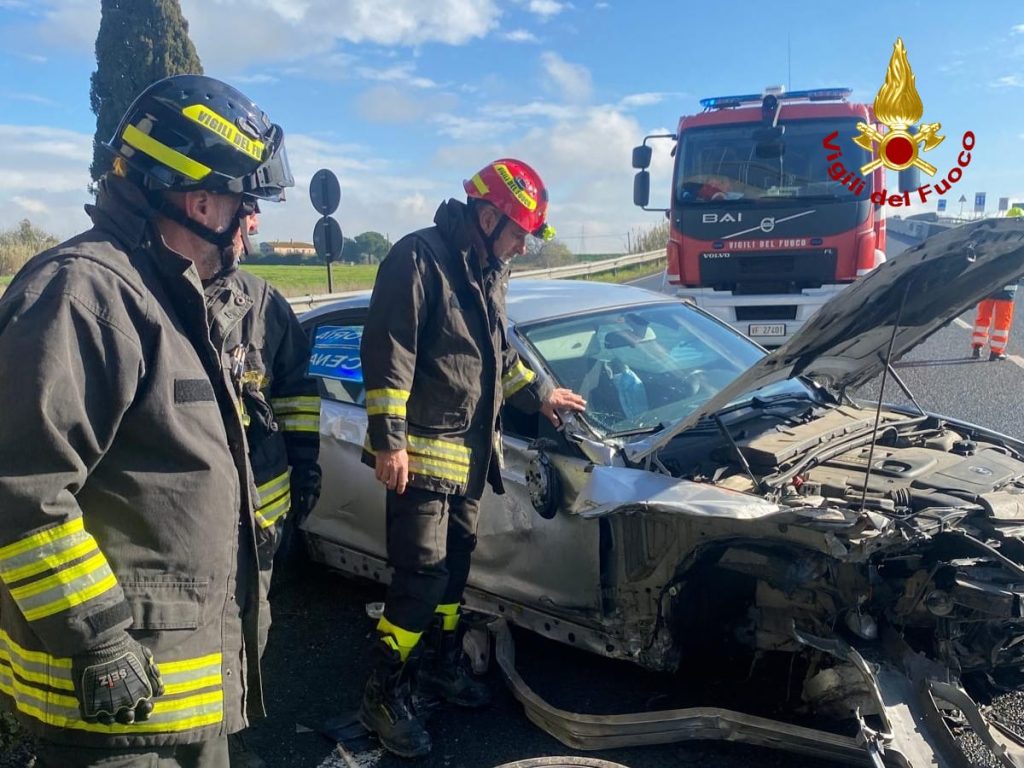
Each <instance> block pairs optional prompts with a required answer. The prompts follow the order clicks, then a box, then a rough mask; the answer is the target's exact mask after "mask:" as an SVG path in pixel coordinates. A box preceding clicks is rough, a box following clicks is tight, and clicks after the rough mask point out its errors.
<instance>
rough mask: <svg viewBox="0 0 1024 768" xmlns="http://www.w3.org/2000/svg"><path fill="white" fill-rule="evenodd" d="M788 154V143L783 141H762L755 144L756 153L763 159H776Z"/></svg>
mask: <svg viewBox="0 0 1024 768" xmlns="http://www.w3.org/2000/svg"><path fill="white" fill-rule="evenodd" d="M784 154H786V145H785V144H783V143H782V142H781V141H762V142H758V143H757V144H755V145H754V155H755V156H757V157H758V158H759V159H761V160H774V159H776V158H779V157H782V156H783V155H784Z"/></svg>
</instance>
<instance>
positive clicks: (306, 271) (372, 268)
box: [0, 257, 664, 297]
mask: <svg viewBox="0 0 1024 768" xmlns="http://www.w3.org/2000/svg"><path fill="white" fill-rule="evenodd" d="M605 258H608V257H605ZM242 269H244V270H245V271H247V272H251V273H253V274H254V275H258V276H259V277H262V278H263V279H264V280H266V281H267V282H269V283H270V284H271V285H273V286H274V287H275V288H277V289H278V290H279V291H281V293H283V294H284V295H285V296H289V297H293V296H309V295H313V296H317V295H320V294H324V293H327V292H328V291H327V267H321V266H298V265H294V266H283V265H255V264H254V265H243V267H242ZM662 269H664V264H663V263H662V262H653V263H651V264H641V265H640V266H637V267H631V268H629V269H620V270H617V271H616V272H614V273H612V272H605V273H603V274H600V275H596V276H594V277H592V278H590V279H591V280H600V281H601V282H605V283H622V282H626V281H627V280H636V279H637V278H639V277H644V276H645V275H651V274H654V273H655V272H660V271H661V270H662ZM331 273H332V280H333V286H332V287H333V289H334V292H335V293H340V292H342V291H358V290H362V289H365V288H372V287H373V278H374V277H375V276H376V274H377V266H376V265H375V264H373V265H365V264H356V265H351V264H335V265H334V266H332V267H331ZM11 277H12V275H0V293H3V290H4V288H6V287H7V284H8V283H10V282H11Z"/></svg>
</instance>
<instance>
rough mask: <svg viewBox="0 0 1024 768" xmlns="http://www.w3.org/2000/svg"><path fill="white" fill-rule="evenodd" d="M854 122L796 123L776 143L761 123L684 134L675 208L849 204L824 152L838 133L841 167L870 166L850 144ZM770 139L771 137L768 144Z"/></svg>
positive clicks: (863, 154) (786, 125)
mask: <svg viewBox="0 0 1024 768" xmlns="http://www.w3.org/2000/svg"><path fill="white" fill-rule="evenodd" d="M856 123H857V121H856V120H855V119H838V120H837V119H825V120H820V119H819V120H791V121H789V122H786V123H784V124H782V127H783V131H782V133H781V135H779V136H777V137H771V136H770V134H771V131H768V130H765V129H764V127H763V126H762V125H761V124H759V123H740V124H728V125H710V126H705V127H695V128H689V129H685V130H684V132H683V135H682V138H681V141H680V144H679V150H678V152H677V156H676V170H675V185H674V188H675V202H676V203H677V204H682V205H702V204H707V203H713V204H714V205H715V206H716V207H718V206H721V205H722V204H729V203H735V204H737V205H743V204H744V203H746V204H751V203H755V204H756V203H770V204H772V205H780V204H785V202H786V201H787V200H808V199H813V200H819V201H828V200H836V201H846V200H852V199H853V197H854V194H853V192H851V190H850V188H849V187H848V186H844V185H843V184H842V183H841V182H840V181H836V180H834V179H832V178H831V177H830V176H829V174H828V169H829V166H830V165H831V164H832V163H830V162H829V160H828V154H829V153H828V151H827V150H826V149H825V148H824V147H823V146H822V144H823V141H824V139H825V138H826V137H827V136H828V135H829V134H830V133H832V132H833V131H839V138H838V139H837V140H836V143H838V144H839V145H840V146H841V147H842V150H843V156H842V161H841V162H842V163H843V166H844V167H845V168H847V169H850V170H852V171H853V172H854V173H856V172H857V170H858V169H859V168H860V166H861V165H863V164H865V163H867V162H869V161H870V159H871V158H870V156H869V154H868V153H867V152H866V151H865V150H863V149H860V148H859V147H858V146H857V145H856V144H854V143H853V142H852V141H851V140H850V139H852V138H853V137H854V136H856V135H857V129H856ZM766 135H768V137H767V138H766Z"/></svg>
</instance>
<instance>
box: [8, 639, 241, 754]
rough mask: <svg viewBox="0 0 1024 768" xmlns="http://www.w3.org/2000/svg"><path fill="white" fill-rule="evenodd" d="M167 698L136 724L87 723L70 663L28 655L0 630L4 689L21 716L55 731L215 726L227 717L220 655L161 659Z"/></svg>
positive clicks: (138, 730) (157, 700)
mask: <svg viewBox="0 0 1024 768" xmlns="http://www.w3.org/2000/svg"><path fill="white" fill-rule="evenodd" d="M156 661H157V664H158V665H159V667H160V674H161V677H162V678H163V681H164V687H165V691H164V695H163V696H159V697H157V698H155V699H154V700H153V714H152V716H151V717H150V719H149V720H147V721H145V722H140V723H135V724H134V725H119V724H115V725H102V724H100V723H86V722H85V721H84V720H82V719H81V715H80V714H79V711H78V701H77V699H76V698H75V697H74V694H73V691H74V685H73V684H72V682H71V659H69V658H62V657H59V656H51V655H49V654H48V653H45V652H44V651H30V650H27V649H25V648H23V647H22V646H20V645H18V644H17V643H16V642H14V641H13V640H11V638H10V636H9V635H8V634H7V633H6V632H3V631H0V691H3V692H4V693H6V694H7V695H8V696H10V697H11V698H12V699H14V704H15V706H16V707H17V708H18V710H19V711H20V712H23V713H24V714H26V715H28V716H29V717H33V718H35V719H36V720H39V721H40V722H43V723H46V724H47V725H50V726H53V727H56V728H72V729H75V730H79V731H92V732H94V733H107V734H118V733H161V732H162V733H172V732H178V731H190V730H193V729H195V728H202V727H203V726H207V725H215V724H216V723H219V722H221V721H222V720H223V719H224V691H223V688H222V678H221V661H222V657H221V654H219V653H211V654H209V655H207V656H200V657H198V658H194V659H181V660H177V661H164V660H162V659H157V660H156Z"/></svg>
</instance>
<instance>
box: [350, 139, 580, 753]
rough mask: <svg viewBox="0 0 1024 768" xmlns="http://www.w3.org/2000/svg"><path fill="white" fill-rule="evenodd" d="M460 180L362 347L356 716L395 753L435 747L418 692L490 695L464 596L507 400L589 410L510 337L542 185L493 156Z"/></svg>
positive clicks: (538, 219) (450, 698)
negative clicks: (362, 620) (369, 599)
mask: <svg viewBox="0 0 1024 768" xmlns="http://www.w3.org/2000/svg"><path fill="white" fill-rule="evenodd" d="M464 187H465V189H466V194H467V200H466V202H462V201H459V200H454V199H452V200H448V201H447V202H444V203H442V204H441V205H440V207H439V208H438V209H437V212H436V213H435V215H434V226H432V227H428V228H426V229H421V230H418V231H416V232H413V233H412V234H409V235H406V236H405V237H403V238H402V239H401V240H399V241H398V242H397V243H395V245H394V247H393V248H392V249H391V250H390V251H389V253H388V255H387V257H386V258H385V259H384V261H383V262H381V265H380V269H379V270H378V272H377V278H376V282H375V284H374V288H373V296H372V298H371V300H370V308H369V314H368V316H367V319H366V324H365V326H364V329H363V339H362V345H361V357H362V365H363V378H364V381H365V384H366V411H367V415H368V426H367V435H366V443H365V444H364V448H365V451H364V453H363V460H364V461H365V462H366V463H367V464H369V465H370V466H371V467H373V468H374V470H375V473H376V476H377V479H378V480H380V481H381V482H382V483H383V484H384V485H385V487H386V488H387V550H388V561H389V564H390V565H391V567H392V569H393V576H392V580H391V584H390V585H389V587H388V592H387V596H386V598H385V603H384V613H383V615H382V616H381V618H380V621H379V622H378V624H377V637H376V642H375V646H374V653H375V663H374V668H373V671H372V672H371V674H370V678H369V680H368V681H367V684H366V689H365V692H364V695H363V702H362V706H361V707H360V712H359V717H360V720H361V721H362V723H363V724H364V725H365V726H366V727H367V728H368V729H369V730H371V731H373V732H374V733H376V734H377V736H378V738H379V739H380V741H381V743H382V744H383V745H384V746H385V747H386V748H387V749H389V750H390V751H392V752H394V753H395V754H398V755H401V756H403V757H415V756H418V755H423V754H426V753H427V752H429V751H430V746H431V742H430V735H429V734H428V733H427V731H426V729H425V728H424V725H423V722H422V719H421V718H420V717H419V716H418V714H417V711H416V709H415V708H414V706H413V702H412V691H413V689H414V688H416V689H417V690H418V692H419V693H420V694H421V695H424V696H427V697H431V698H437V699H441V700H444V701H447V702H449V703H453V704H457V705H460V706H465V707H478V706H482V705H484V704H486V703H487V701H488V700H489V692H488V690H487V688H486V687H485V686H484V685H483V684H482V683H481V682H479V681H477V680H474V679H473V678H472V676H471V675H470V674H469V672H468V670H467V668H466V664H465V661H466V660H465V659H464V658H463V653H462V642H461V636H460V620H459V618H460V617H459V602H460V599H461V598H462V592H463V590H464V589H465V586H466V581H467V578H468V576H469V566H470V556H471V554H472V552H473V549H474V548H475V546H476V526H477V515H478V512H479V508H480V497H481V496H482V494H483V491H484V485H485V483H490V485H491V487H492V488H493V489H494V491H495V493H503V491H504V489H503V486H502V479H501V471H500V450H501V441H500V439H499V437H500V435H499V432H498V428H499V424H498V414H499V411H500V408H501V406H502V403H503V402H505V401H508V402H509V403H510V404H511V405H513V406H515V407H516V408H519V409H521V410H524V411H526V412H527V413H536V412H538V411H540V412H542V413H543V414H544V415H545V416H547V417H548V418H549V419H550V420H551V421H552V423H554V424H558V423H559V417H558V415H557V410H559V409H567V410H575V411H579V410H582V409H583V408H584V406H585V402H584V401H583V399H582V398H581V397H580V396H579V395H577V394H576V393H574V392H572V391H571V390H568V389H561V388H555V387H553V386H552V384H551V383H549V382H548V381H547V380H545V379H544V378H543V377H540V376H538V375H537V374H536V373H534V371H533V370H531V369H530V367H529V366H528V365H526V363H524V362H523V360H522V359H520V357H519V355H518V354H517V353H516V351H515V349H514V348H513V347H511V346H510V345H509V343H508V338H507V334H506V325H507V322H506V316H505V292H506V287H507V281H508V270H509V263H510V262H511V260H512V259H513V258H514V257H515V256H516V255H519V254H522V253H523V252H524V251H525V249H526V238H527V237H528V236H529V235H534V236H536V237H542V238H548V239H550V238H551V237H553V236H554V230H553V229H552V228H551V227H550V225H548V223H547V209H548V195H547V189H546V188H545V186H544V182H543V181H541V179H540V176H538V175H537V172H536V171H534V170H533V169H532V168H531V167H530V166H529V165H527V164H526V163H524V162H522V161H520V160H513V159H502V160H496V161H495V162H493V163H489V164H487V165H486V166H484V167H483V168H482V169H481V170H480V171H479V172H478V173H476V174H474V175H473V176H472V177H471V178H470V179H468V180H466V181H465V182H464ZM421 640H422V642H421Z"/></svg>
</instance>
